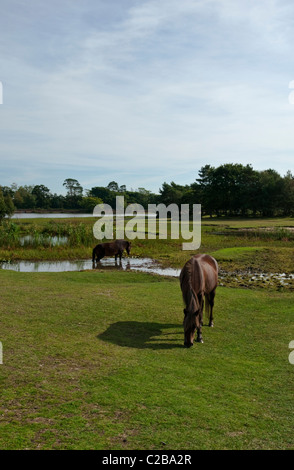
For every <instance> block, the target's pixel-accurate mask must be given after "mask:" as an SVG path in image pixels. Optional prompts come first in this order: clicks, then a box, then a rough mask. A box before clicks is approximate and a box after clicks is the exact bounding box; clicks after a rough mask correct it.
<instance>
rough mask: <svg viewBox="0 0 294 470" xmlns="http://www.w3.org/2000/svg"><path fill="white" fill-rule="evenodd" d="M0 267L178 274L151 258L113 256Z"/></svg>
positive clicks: (17, 269)
mask: <svg viewBox="0 0 294 470" xmlns="http://www.w3.org/2000/svg"><path fill="white" fill-rule="evenodd" d="M0 269H8V270H12V271H18V272H64V271H84V270H87V269H88V270H89V269H103V270H105V269H107V270H113V269H119V270H125V271H141V272H149V273H152V274H160V275H165V276H175V277H177V276H179V274H180V270H179V269H172V268H162V267H161V266H160V264H159V263H158V262H156V261H155V260H153V259H151V258H122V260H121V261H119V260H118V261H117V262H116V261H115V259H114V258H104V259H102V260H101V261H99V263H95V264H93V263H92V260H89V259H88V260H75V261H18V262H2V263H0Z"/></svg>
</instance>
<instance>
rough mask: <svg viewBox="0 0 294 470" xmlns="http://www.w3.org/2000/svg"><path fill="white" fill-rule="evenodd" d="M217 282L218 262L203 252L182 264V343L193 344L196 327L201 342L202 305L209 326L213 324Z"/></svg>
mask: <svg viewBox="0 0 294 470" xmlns="http://www.w3.org/2000/svg"><path fill="white" fill-rule="evenodd" d="M217 282H218V264H217V262H216V260H215V259H214V258H213V257H212V256H210V255H205V254H198V255H195V256H192V258H191V259H189V260H188V261H187V262H186V264H185V265H184V266H183V268H182V270H181V273H180V284H181V290H182V296H183V301H184V304H185V306H186V307H185V308H184V315H185V316H184V321H183V326H184V345H185V346H186V347H188V348H190V347H191V346H193V341H194V338H195V331H196V329H197V339H196V341H197V342H198V343H203V338H202V325H203V306H204V298H205V310H206V313H207V315H208V317H209V326H210V327H212V326H213V314H212V311H213V306H214V297H215V290H216V287H217Z"/></svg>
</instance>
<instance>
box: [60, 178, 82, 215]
mask: <svg viewBox="0 0 294 470" xmlns="http://www.w3.org/2000/svg"><path fill="white" fill-rule="evenodd" d="M63 186H65V187H66V189H67V195H66V197H65V199H66V206H67V208H68V209H77V208H78V207H79V203H80V202H81V200H82V194H83V188H82V186H81V185H80V183H79V182H78V180H75V179H73V178H67V179H66V180H64V183H63Z"/></svg>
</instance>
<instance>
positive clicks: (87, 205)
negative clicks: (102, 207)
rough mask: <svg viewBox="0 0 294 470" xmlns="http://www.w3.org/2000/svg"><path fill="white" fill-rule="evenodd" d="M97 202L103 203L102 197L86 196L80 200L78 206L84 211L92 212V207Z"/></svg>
mask: <svg viewBox="0 0 294 470" xmlns="http://www.w3.org/2000/svg"><path fill="white" fill-rule="evenodd" d="M97 204H103V201H102V199H100V198H99V197H93V196H86V197H83V199H82V200H81V201H80V207H81V209H83V210H84V211H85V212H93V209H94V207H95V206H97Z"/></svg>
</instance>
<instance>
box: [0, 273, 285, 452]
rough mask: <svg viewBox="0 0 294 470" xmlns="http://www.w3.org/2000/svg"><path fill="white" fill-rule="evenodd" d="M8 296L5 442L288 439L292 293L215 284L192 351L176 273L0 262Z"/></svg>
mask: <svg viewBox="0 0 294 470" xmlns="http://www.w3.org/2000/svg"><path fill="white" fill-rule="evenodd" d="M0 293H1V303H0V318H1V330H0V340H1V341H2V343H3V364H2V365H0V390H1V414H0V427H1V432H0V448H1V449H113V450H114V449H118V450H120V449H148V450H152V449H163V450H167V449H178V450H192V449H293V448H294V442H293V425H294V418H293V412H292V411H293V374H294V366H293V365H291V364H290V363H289V361H288V355H289V352H290V351H289V349H288V345H289V342H290V341H291V340H293V339H294V328H293V307H292V304H293V296H292V294H290V293H287V292H272V291H269V290H267V291H261V290H247V289H229V288H221V287H218V289H217V295H216V305H215V328H212V329H210V328H208V327H207V326H204V328H203V337H204V344H195V345H194V346H193V348H191V349H185V348H184V347H183V327H182V320H183V313H182V309H183V306H182V301H181V294H180V288H179V283H178V281H177V280H173V279H165V278H159V277H156V276H150V275H147V274H141V273H131V272H119V271H112V272H109V271H105V272H103V271H91V272H76V273H39V274H37V273H35V274H34V273H15V272H10V271H0ZM205 323H206V322H205Z"/></svg>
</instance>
